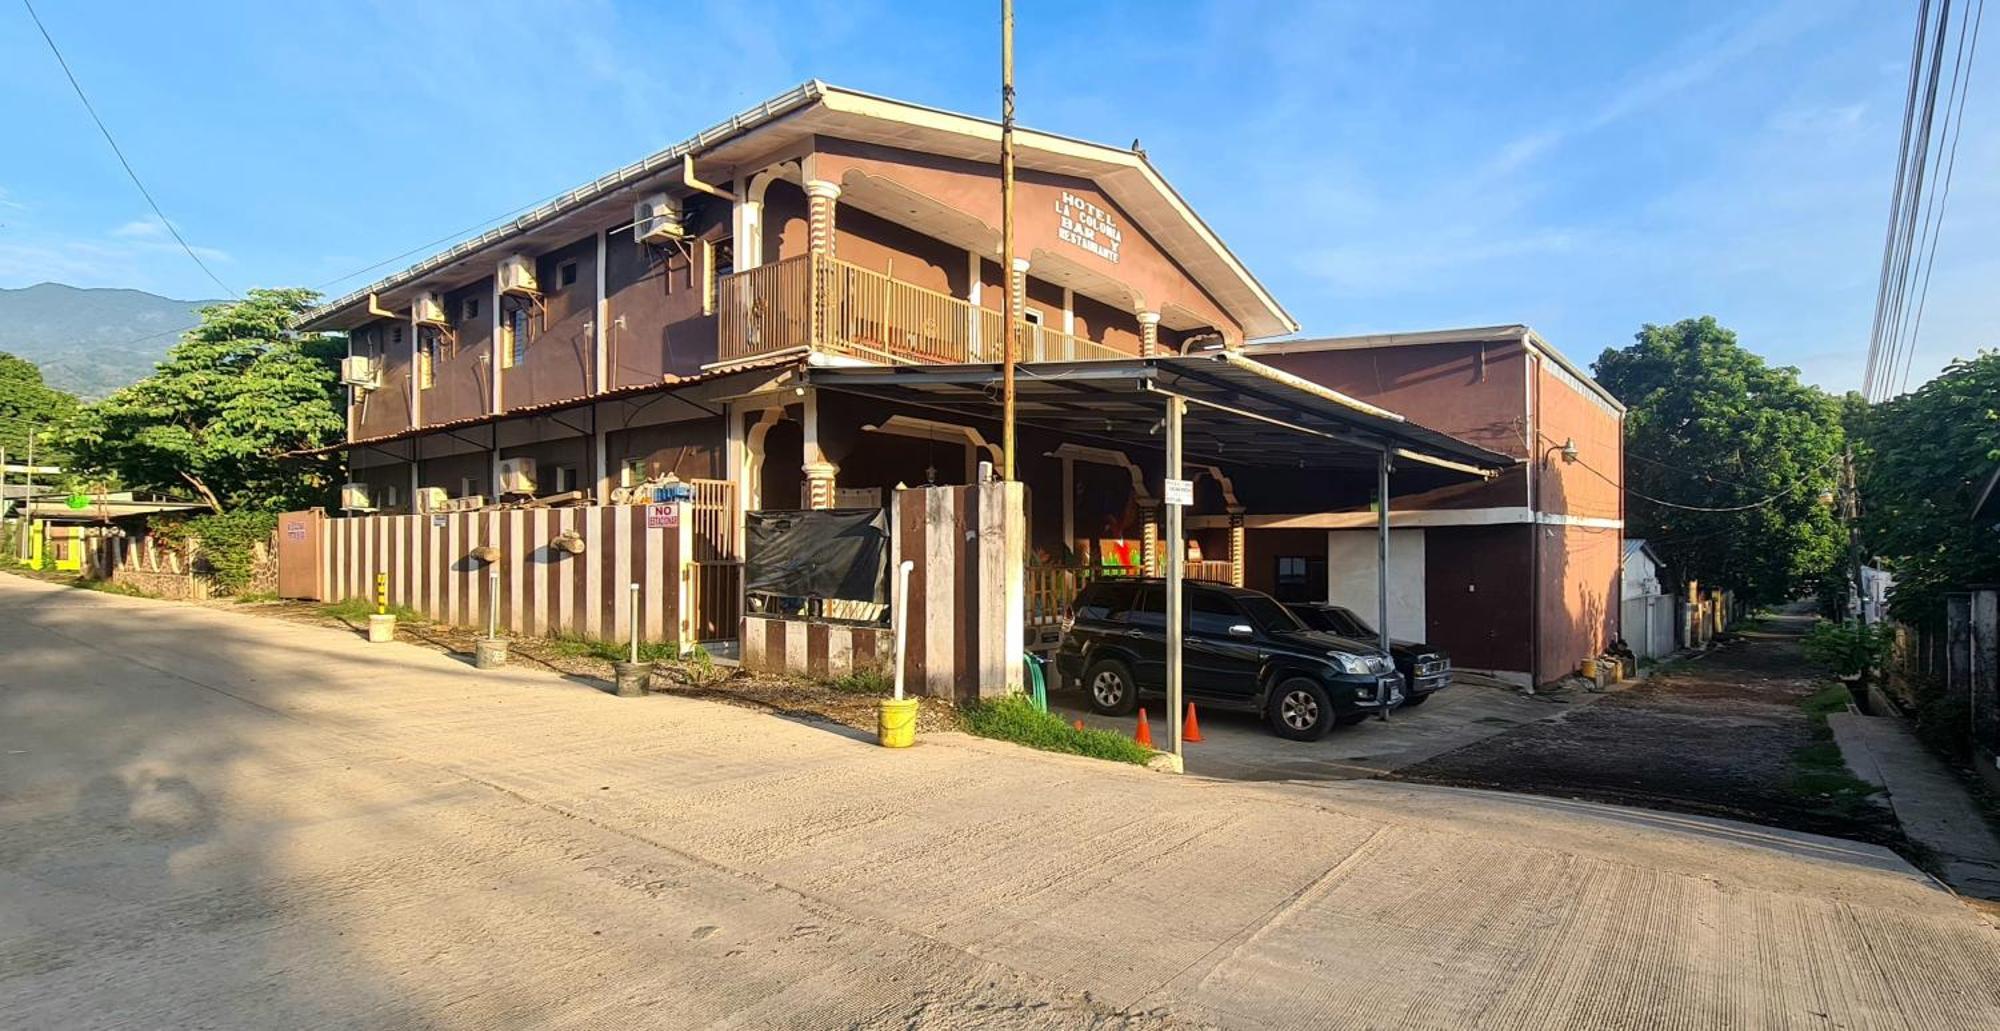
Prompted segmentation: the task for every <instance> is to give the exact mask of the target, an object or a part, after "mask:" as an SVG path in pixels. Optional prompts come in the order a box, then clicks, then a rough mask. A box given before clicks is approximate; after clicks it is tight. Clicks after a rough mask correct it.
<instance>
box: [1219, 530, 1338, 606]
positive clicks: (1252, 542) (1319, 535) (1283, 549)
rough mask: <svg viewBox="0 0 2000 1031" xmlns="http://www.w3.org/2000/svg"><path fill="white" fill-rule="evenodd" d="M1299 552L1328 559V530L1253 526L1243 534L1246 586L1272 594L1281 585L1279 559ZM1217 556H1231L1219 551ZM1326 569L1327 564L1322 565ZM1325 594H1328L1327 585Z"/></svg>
mask: <svg viewBox="0 0 2000 1031" xmlns="http://www.w3.org/2000/svg"><path fill="white" fill-rule="evenodd" d="M1281 556H1299V557H1302V558H1308V559H1319V560H1320V561H1322V562H1324V561H1325V560H1326V531H1325V530H1251V531H1249V532H1247V533H1245V534H1244V535H1243V586H1245V587H1248V588H1250V589H1251V590H1255V591H1263V592H1264V593H1265V594H1270V593H1271V592H1272V591H1274V590H1276V589H1277V586H1278V559H1279V558H1280V557H1281ZM1214 557H1215V558H1218V559H1220V558H1227V557H1228V552H1227V551H1226V550H1225V551H1221V552H1217V553H1216V555H1215V556H1214ZM1321 568H1322V569H1323V568H1324V567H1321ZM1320 586H1321V588H1322V591H1321V594H1320V596H1321V597H1324V596H1325V592H1324V587H1325V585H1324V584H1322V585H1320Z"/></svg>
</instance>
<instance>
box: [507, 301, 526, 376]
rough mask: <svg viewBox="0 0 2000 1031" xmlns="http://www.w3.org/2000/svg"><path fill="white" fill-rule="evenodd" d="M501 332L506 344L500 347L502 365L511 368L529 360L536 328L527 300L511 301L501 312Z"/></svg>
mask: <svg viewBox="0 0 2000 1031" xmlns="http://www.w3.org/2000/svg"><path fill="white" fill-rule="evenodd" d="M500 333H501V335H502V336H503V337H505V338H506V339H504V340H503V341H502V344H503V345H504V346H503V347H501V349H500V367H501V368H503V369H511V368H513V367H514V366H516V365H519V364H521V363H523V362H525V361H527V360H528V344H529V343H531V342H533V339H534V328H533V324H532V323H531V322H529V319H528V305H527V302H525V301H510V302H509V303H508V305H507V306H506V308H505V309H504V310H503V312H502V314H501V322H500Z"/></svg>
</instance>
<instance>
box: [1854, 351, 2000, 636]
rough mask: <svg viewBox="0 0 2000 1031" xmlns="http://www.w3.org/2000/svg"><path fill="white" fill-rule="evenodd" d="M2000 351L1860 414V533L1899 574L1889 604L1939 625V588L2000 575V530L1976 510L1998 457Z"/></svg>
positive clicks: (1905, 616) (1869, 550) (1915, 619)
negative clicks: (1998, 533) (1981, 520)
mask: <svg viewBox="0 0 2000 1031" xmlns="http://www.w3.org/2000/svg"><path fill="white" fill-rule="evenodd" d="M1996 410H2000V354H1996V353H1992V352H1987V353H1982V354H1980V355H1979V356H1978V357H1977V358H1974V359H1972V360H1970V361H1965V360H1960V361H1955V362H1953V363H1952V364H1951V365H1949V366H1947V367H1946V368H1945V371H1944V372H1943V373H1942V374H1941V375H1939V376H1938V377H1937V378H1936V379H1933V380H1931V381H1930V382H1929V383H1926V384H1924V385H1923V386H1922V387H1920V388H1918V389H1917V390H1916V391H1915V392H1913V393H1909V394H1904V395H1903V396H1901V397H1898V398H1895V399H1893V400H1890V401H1884V402H1882V403H1881V404H1878V405H1875V406H1874V407H1873V408H1872V409H1869V410H1868V411H1867V412H1866V413H1865V414H1863V415H1861V416H1860V417H1859V419H1858V421H1859V427H1858V432H1857V434H1856V437H1857V439H1856V442H1855V466H1856V477H1857V479H1858V480H1859V483H1860V488H1861V542H1862V550H1863V552H1864V553H1865V554H1868V555H1870V556H1873V557H1875V558H1876V559H1877V561H1879V562H1880V563H1881V564H1883V565H1885V566H1887V567H1888V568H1889V569H1890V571H1892V572H1893V573H1894V574H1895V577H1896V587H1895V590H1894V591H1893V592H1892V593H1891V595H1890V598H1889V608H1890V611H1891V612H1892V613H1893V614H1894V615H1895V616H1896V618H1898V619H1900V620H1903V621H1904V622H1908V623H1919V624H1925V625H1936V624H1937V623H1938V622H1939V621H1940V620H1941V619H1942V618H1943V614H1944V604H1943V600H1942V595H1943V593H1944V592H1945V591H1948V590H1953V589H1956V588H1961V587H1963V586H1964V585H1966V584H1969V583H1991V582H1993V581H1996V580H2000V540H1996V538H1995V536H1994V532H1993V530H1992V529H1991V528H1990V524H1988V525H1987V526H1981V525H1978V524H1975V523H1974V522H1973V519H1972V510H1973V508H1974V506H1975V505H1977V504H1978V500H1979V494H1980V492H1981V491H1982V490H1983V489H1984V488H1985V486H1986V483H1987V480H1988V479H1989V478H1991V477H1992V475H1993V470H1994V463H1995V462H1996V461H2000V411H1996Z"/></svg>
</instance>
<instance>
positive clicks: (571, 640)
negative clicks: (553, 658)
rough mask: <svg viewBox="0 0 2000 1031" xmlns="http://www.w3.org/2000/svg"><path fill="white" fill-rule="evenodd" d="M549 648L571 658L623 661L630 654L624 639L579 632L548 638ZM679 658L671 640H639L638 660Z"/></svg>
mask: <svg viewBox="0 0 2000 1031" xmlns="http://www.w3.org/2000/svg"><path fill="white" fill-rule="evenodd" d="M549 650H550V651H553V652H555V653H556V654H557V655H564V656H568V657H569V658H572V659H603V660H604V661H606V662H624V661H625V660H626V658H627V657H629V656H630V655H631V654H632V646H631V645H630V644H629V643H627V642H624V641H606V640H602V639H600V638H596V637H584V636H582V635H579V634H565V635H563V636H560V637H553V638H550V639H549ZM678 658H680V648H679V647H678V646H676V645H675V644H674V643H673V642H672V641H640V642H639V661H640V662H672V661H674V660H675V659H678Z"/></svg>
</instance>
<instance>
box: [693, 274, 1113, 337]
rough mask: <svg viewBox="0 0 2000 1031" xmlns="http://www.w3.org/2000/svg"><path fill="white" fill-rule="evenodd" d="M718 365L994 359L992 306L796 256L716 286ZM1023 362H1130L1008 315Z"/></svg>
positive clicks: (996, 331)
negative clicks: (790, 352)
mask: <svg viewBox="0 0 2000 1031" xmlns="http://www.w3.org/2000/svg"><path fill="white" fill-rule="evenodd" d="M716 299H717V304H718V305H719V306H720V309H721V310H720V311H719V312H718V326H717V332H718V334H719V337H720V339H719V341H718V354H717V357H718V359H719V360H721V361H731V360H734V359H739V358H749V357H753V356H755V355H759V354H768V353H770V352H773V351H782V350H785V349H787V348H794V347H810V348H812V349H814V350H819V351H826V352H831V353H834V354H844V355H848V356H851V357H855V358H862V359H865V360H869V361H876V362H911V363H929V364H936V363H943V364H960V363H967V362H997V361H999V360H1000V359H1001V342H1002V340H1003V339H1004V338H1003V337H1002V335H1001V334H1002V327H1001V322H1002V319H1001V316H1000V313H999V312H996V311H992V310H989V309H987V308H983V307H979V306H977V305H973V304H971V303H969V302H967V301H964V300H961V299H960V298H957V297H953V296H951V295H950V294H945V293H939V292H938V291H936V290H929V289H926V288H924V287H921V286H917V285H915V284H913V283H905V282H902V281H901V280H898V279H894V278H891V277H889V276H885V275H883V274H882V273H880V272H875V271H872V270H870V269H865V268H862V267H861V266H859V265H855V264H852V263H850V262H846V261H841V260H840V259H838V258H827V257H822V256H820V255H813V254H802V255H799V256H798V257H794V258H786V259H784V260H783V261H776V262H772V263H771V264H768V265H761V266H759V267H757V268H754V269H749V270H746V271H743V272H737V273H733V274H731V275H728V276H724V277H722V279H721V280H720V281H719V282H718V283H717V289H716ZM1014 333H1015V359H1016V360H1017V361H1022V362H1060V361H1089V360H1095V359H1107V358H1130V357H1132V355H1131V354H1129V353H1128V352H1125V351H1120V350H1118V349H1117V348H1113V347H1108V346H1106V345H1104V344H1100V343H1097V342H1096V341H1093V340H1090V339H1089V338H1087V337H1081V336H1077V335H1075V334H1072V333H1064V332H1062V331H1061V330H1059V329H1054V328H1051V327H1048V326H1039V325H1035V324H1034V323H1031V322H1028V321H1026V320H1024V319H1017V320H1015V325H1014Z"/></svg>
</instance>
